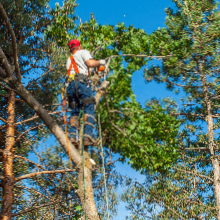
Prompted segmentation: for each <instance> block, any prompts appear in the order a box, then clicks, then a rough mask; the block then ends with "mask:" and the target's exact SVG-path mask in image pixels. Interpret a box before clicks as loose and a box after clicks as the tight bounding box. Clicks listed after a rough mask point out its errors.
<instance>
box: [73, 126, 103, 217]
mask: <svg viewBox="0 0 220 220" xmlns="http://www.w3.org/2000/svg"><path fill="white" fill-rule="evenodd" d="M82 136H83V126H81V129H80V137H82ZM80 139H81V138H80ZM82 146H83V145H82V139H81V140H80V147H79V151H80V154H81V155H82ZM84 176H85V192H84V178H83V162H82V164H81V166H79V169H78V184H79V189H78V190H77V194H78V196H79V198H80V201H81V206H82V209H83V220H85V219H86V218H85V214H86V217H87V220H99V216H98V212H97V208H96V204H95V200H94V196H93V188H92V164H91V162H90V157H89V153H88V152H87V150H84ZM84 193H85V194H84ZM85 198H86V202H85ZM85 208H86V209H85ZM85 210H86V211H85Z"/></svg>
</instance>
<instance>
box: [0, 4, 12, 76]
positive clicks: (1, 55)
mask: <svg viewBox="0 0 220 220" xmlns="http://www.w3.org/2000/svg"><path fill="white" fill-rule="evenodd" d="M0 4H1V3H0ZM0 63H2V65H3V67H4V69H5V71H6V77H11V76H13V71H12V69H11V66H10V64H9V62H8V60H7V58H6V56H5V54H4V52H3V50H2V48H1V47H0ZM1 75H2V74H1ZM6 77H3V79H4V78H6Z"/></svg>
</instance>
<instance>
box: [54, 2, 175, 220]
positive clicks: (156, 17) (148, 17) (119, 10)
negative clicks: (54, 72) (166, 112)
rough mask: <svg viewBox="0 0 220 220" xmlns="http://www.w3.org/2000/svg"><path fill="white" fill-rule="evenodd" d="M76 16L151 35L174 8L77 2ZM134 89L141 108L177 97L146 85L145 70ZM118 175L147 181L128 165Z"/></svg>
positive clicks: (152, 4) (136, 76) (135, 79)
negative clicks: (139, 30) (130, 27)
mask: <svg viewBox="0 0 220 220" xmlns="http://www.w3.org/2000/svg"><path fill="white" fill-rule="evenodd" d="M56 2H59V3H60V5H62V0H51V1H50V6H51V7H54V5H55V3H56ZM77 3H78V7H77V8H76V14H77V15H78V17H79V18H81V21H82V22H85V21H87V20H89V18H90V14H91V13H93V14H94V17H95V19H96V20H97V22H98V23H99V24H111V25H117V24H118V22H124V23H125V25H126V26H129V25H133V26H134V27H136V28H140V29H144V30H145V32H146V33H148V34H150V33H152V32H153V31H154V30H156V29H157V28H158V27H164V26H165V25H164V21H165V17H166V15H165V12H164V9H165V8H166V7H172V8H174V7H175V6H174V3H173V2H172V1H171V0H157V1H152V0H136V1H131V0H111V1H103V0H102V1H101V0H94V1H88V0H78V1H77ZM132 88H133V91H134V93H135V95H136V98H137V101H138V102H140V103H141V104H142V105H144V103H145V102H146V100H149V99H151V98H153V97H157V98H159V99H161V98H163V97H167V96H174V95H173V93H171V92H168V91H167V90H166V89H165V87H163V86H161V85H160V86H158V85H157V84H155V83H150V84H146V83H145V82H144V79H143V70H142V71H137V72H136V73H135V74H134V75H133V78H132ZM116 168H117V171H119V172H121V174H123V175H126V174H127V175H128V174H129V176H131V177H133V178H136V179H137V180H138V181H140V182H142V181H143V180H144V177H143V176H141V175H140V174H139V173H137V172H135V171H134V170H132V169H131V168H130V167H129V166H128V165H126V164H121V163H117V164H116ZM118 212H119V214H118V215H117V216H116V217H115V218H114V220H120V219H122V220H124V219H125V216H126V214H128V212H127V211H126V210H125V207H124V204H120V205H119V209H118Z"/></svg>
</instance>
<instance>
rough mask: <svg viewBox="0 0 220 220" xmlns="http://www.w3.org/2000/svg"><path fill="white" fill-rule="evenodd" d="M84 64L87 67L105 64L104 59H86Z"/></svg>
mask: <svg viewBox="0 0 220 220" xmlns="http://www.w3.org/2000/svg"><path fill="white" fill-rule="evenodd" d="M86 65H87V66H88V67H98V66H100V65H105V60H95V59H89V60H87V61H86Z"/></svg>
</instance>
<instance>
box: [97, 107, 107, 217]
mask: <svg viewBox="0 0 220 220" xmlns="http://www.w3.org/2000/svg"><path fill="white" fill-rule="evenodd" d="M98 126H99V138H100V146H101V149H102V166H103V173H104V184H105V200H106V206H107V215H108V220H109V210H108V189H107V185H106V178H105V159H104V151H103V146H102V128H101V123H100V113H99V110H98Z"/></svg>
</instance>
